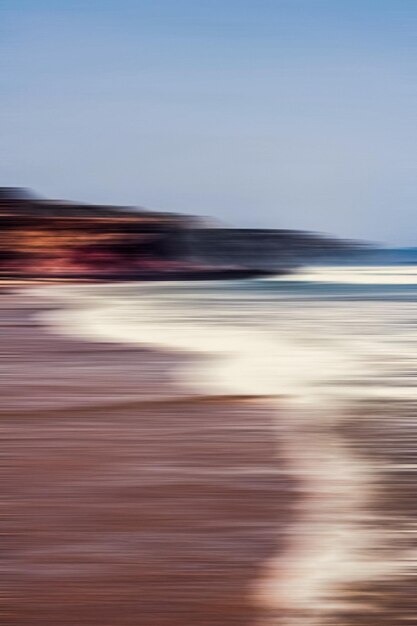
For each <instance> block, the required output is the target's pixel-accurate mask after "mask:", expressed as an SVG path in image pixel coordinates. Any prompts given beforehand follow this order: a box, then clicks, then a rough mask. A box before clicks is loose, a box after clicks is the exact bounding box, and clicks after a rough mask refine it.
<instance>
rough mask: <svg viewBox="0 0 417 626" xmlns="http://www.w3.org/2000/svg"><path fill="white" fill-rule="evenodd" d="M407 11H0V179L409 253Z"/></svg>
mask: <svg viewBox="0 0 417 626" xmlns="http://www.w3.org/2000/svg"><path fill="white" fill-rule="evenodd" d="M416 27H417V2H416V1H415V0H221V1H220V0H176V1H174V0H83V1H78V2H76V1H72V0H61V1H58V0H49V1H48V0H44V1H42V0H32V1H31V0H26V1H25V0H20V1H19V0H2V2H1V4H0V59H1V61H0V63H1V67H2V72H1V76H2V88H1V116H0V126H1V128H0V131H1V134H0V136H1V143H2V150H1V153H0V154H1V163H0V172H1V179H0V184H3V185H24V186H28V187H33V188H34V189H35V190H37V191H38V192H39V193H41V194H45V195H47V196H51V197H61V198H68V199H75V200H77V199H79V200H86V201H92V202H109V203H119V204H140V205H143V206H146V207H148V208H153V209H164V210H172V211H184V212H189V213H195V214H202V215H211V216H213V217H216V218H219V219H221V220H223V221H224V222H226V223H228V224H233V225H240V226H257V227H259V226H267V227H278V228H280V227H282V228H303V229H304V228H305V229H309V230H318V231H324V232H329V233H334V234H338V235H341V236H346V237H361V238H367V239H373V240H379V241H384V242H388V243H391V244H399V245H417V176H416V174H417V171H416V170H417V124H416V122H417V119H416V118H417V113H416V111H417V82H416V70H417V55H416V33H417V28H416Z"/></svg>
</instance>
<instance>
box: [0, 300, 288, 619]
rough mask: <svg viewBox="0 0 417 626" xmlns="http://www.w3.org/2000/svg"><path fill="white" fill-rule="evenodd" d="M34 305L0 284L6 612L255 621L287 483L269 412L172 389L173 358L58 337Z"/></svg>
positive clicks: (276, 544)
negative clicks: (257, 589)
mask: <svg viewBox="0 0 417 626" xmlns="http://www.w3.org/2000/svg"><path fill="white" fill-rule="evenodd" d="M43 306H44V305H43ZM39 308H40V305H39V306H37V305H36V303H35V306H34V301H33V299H29V298H26V297H25V296H20V295H19V296H16V295H11V294H5V293H3V294H1V296H0V340H1V357H2V358H1V364H0V367H1V372H0V393H1V398H2V402H1V409H0V412H1V420H0V429H1V440H2V470H3V471H2V476H3V479H2V499H1V509H2V511H1V520H2V521H1V532H2V536H3V543H2V545H3V559H2V565H1V577H2V581H3V582H2V585H1V588H2V594H1V602H2V612H3V619H2V623H4V624H7V626H35V625H36V626H49V625H50V626H52V625H53V626H63V625H65V626H88V625H97V626H106V625H109V626H110V625H111V626H124V625H128V624H129V625H134V626H153V625H155V626H187V625H189V626H229V625H230V626H232V625H233V626H243V625H248V626H249V625H250V624H253V623H254V622H255V620H256V618H257V616H258V608H257V607H256V603H255V602H254V599H253V595H252V589H253V585H254V584H255V583H256V581H257V578H258V576H259V573H260V568H261V567H262V565H263V563H264V562H265V559H267V558H268V557H269V556H271V554H273V553H274V554H276V553H277V551H279V550H280V549H283V546H284V541H285V533H286V531H287V528H288V524H289V521H290V518H291V515H292V509H293V504H294V501H295V499H296V491H297V489H296V485H295V484H294V482H292V481H291V480H290V479H289V477H288V476H287V475H286V473H285V469H284V468H283V463H282V462H281V461H280V459H279V450H278V449H277V444H276V442H275V438H274V436H273V430H274V426H273V421H274V420H276V415H275V412H274V411H272V410H271V408H270V407H268V406H267V403H266V402H263V403H262V402H248V401H246V400H245V399H225V398H219V399H217V400H216V399H211V400H210V401H208V400H207V401H204V400H203V399H201V398H200V399H199V398H189V399H182V398H181V390H180V389H179V388H177V387H176V386H175V370H176V368H177V367H178V366H179V364H180V363H181V359H183V358H184V357H180V356H175V357H174V356H173V355H172V354H171V355H168V354H163V353H161V352H152V351H149V350H142V349H138V348H130V347H125V346H118V345H115V344H104V343H92V342H87V341H78V340H71V339H68V338H62V337H59V336H57V335H54V334H52V333H51V332H50V331H48V329H46V328H44V327H43V326H42V325H41V324H40V323H39V322H37V321H36V318H34V313H36V312H37V311H38V310H39ZM155 399H157V401H155Z"/></svg>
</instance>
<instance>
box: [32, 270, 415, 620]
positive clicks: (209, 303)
mask: <svg viewBox="0 0 417 626" xmlns="http://www.w3.org/2000/svg"><path fill="white" fill-rule="evenodd" d="M405 273H406V274H407V273H408V274H407V275H409V276H410V275H412V273H411V274H410V272H409V270H407V271H406V272H405ZM369 274H372V275H373V276H375V275H378V276H379V277H380V279H379V280H378V281H370V282H371V283H372V284H367V276H368V275H369ZM314 275H315V280H314V281H312V282H310V281H309V280H308V277H309V272H307V273H306V274H305V275H304V277H305V280H304V281H302V280H301V278H302V276H303V275H302V274H300V275H299V277H298V278H299V280H297V281H294V280H292V278H291V280H288V279H280V280H275V281H273V280H258V281H250V282H223V283H220V282H217V283H193V284H190V283H189V284H184V283H170V284H168V283H167V284H165V285H164V284H161V283H153V284H147V285H146V286H144V285H138V284H118V285H112V286H111V285H107V286H101V287H91V286H88V287H87V286H85V287H79V286H78V287H72V286H67V287H48V288H42V289H40V290H39V289H36V290H33V291H32V294H33V297H34V298H35V297H36V298H39V297H40V296H42V297H43V298H44V299H45V301H46V302H52V303H55V305H54V306H53V308H54V309H55V310H54V311H52V312H43V313H41V314H40V318H39V319H41V320H42V321H43V322H44V323H47V324H48V325H49V326H50V327H51V328H54V331H55V332H57V333H59V334H61V335H66V336H67V337H68V338H69V337H83V338H84V339H86V340H89V341H91V340H94V341H100V342H102V341H110V342H113V344H110V345H114V346H117V345H121V344H124V345H126V346H127V345H129V344H130V345H133V344H138V345H140V346H144V345H145V346H147V347H148V348H152V350H153V352H149V353H148V352H143V353H142V362H144V361H145V360H146V359H149V358H150V355H151V354H155V351H156V353H157V354H159V355H162V354H163V355H165V356H164V359H167V358H168V360H171V363H172V362H175V363H176V366H175V368H174V369H172V365H171V368H170V372H171V373H170V375H169V379H170V381H171V382H170V385H169V386H168V387H167V386H166V384H164V385H162V386H161V385H158V381H155V379H154V376H153V375H152V372H151V371H150V370H149V367H148V376H149V379H150V380H153V384H154V386H153V385H152V384H149V383H148V384H147V385H146V394H147V398H148V400H147V401H148V402H150V403H155V402H156V403H158V400H161V397H163V398H164V399H165V401H164V402H163V403H162V404H160V405H158V406H159V407H160V408H158V409H156V408H155V406H156V405H155V404H154V409H153V411H155V410H156V411H157V412H159V413H161V411H162V413H163V414H164V415H167V414H166V410H167V407H169V406H170V409H169V411H168V414H169V415H170V422H169V424H170V426H169V429H170V430H169V432H170V433H171V435H172V433H174V432H175V435H176V437H179V438H180V439H181V446H185V448H186V449H187V450H188V452H187V453H186V454H185V457H184V456H183V458H182V459H181V462H180V466H181V468H182V470H180V469H179V468H178V467H177V468H176V470H175V471H174V472H173V468H172V467H170V468H168V467H167V466H166V461H165V462H164V463H163V467H159V468H158V475H159V476H161V472H162V473H165V472H167V471H168V470H169V471H170V476H171V479H170V483H169V484H170V485H171V486H170V488H171V489H172V494H171V496H172V498H171V499H170V500H169V502H170V507H172V508H171V509H170V511H169V512H168V511H167V514H169V517H170V520H171V523H172V524H173V528H171V529H170V531H169V532H170V533H171V535H170V541H171V542H173V543H174V544H175V545H176V546H177V548H178V541H179V536H180V535H181V536H182V530H183V527H181V528H175V523H176V522H178V518H177V514H178V513H177V512H176V511H177V506H178V504H180V508H182V506H184V505H185V506H188V504H187V499H186V500H185V501H184V500H183V499H181V500H180V503H179V502H177V504H175V502H176V499H175V498H176V495H175V492H176V489H178V488H180V485H181V484H182V482H183V481H184V475H183V474H181V472H184V471H185V467H186V465H187V464H188V463H189V458H188V454H191V455H192V456H194V454H196V455H197V458H195V459H194V461H193V464H192V466H189V467H188V469H189V471H190V472H191V474H192V479H191V478H190V477H188V478H187V483H190V481H191V483H193V484H194V485H195V489H196V490H195V491H193V489H191V493H192V494H193V495H192V497H193V498H196V499H197V501H198V502H199V503H200V504H199V507H200V512H201V515H202V517H203V518H204V522H203V525H204V528H205V530H208V529H211V531H214V529H217V532H219V533H220V537H221V539H220V537H219V536H218V537H217V539H216V541H221V544H222V546H223V548H222V551H223V552H222V556H221V557H219V555H218V553H217V549H216V548H215V545H214V544H207V550H208V552H207V553H205V548H204V546H203V545H202V543H201V542H202V541H203V544H204V540H202V536H201V532H202V530H201V528H200V529H199V531H198V532H199V533H200V534H199V539H197V537H195V540H193V539H192V538H189V540H190V541H191V542H192V543H193V547H192V550H193V551H194V554H195V561H193V567H194V575H193V580H194V582H196V581H197V580H198V577H199V576H200V580H201V585H202V586H201V588H200V587H198V588H197V587H196V588H195V589H194V587H193V586H189V585H190V583H189V581H188V579H187V583H186V584H187V585H188V586H187V587H186V588H184V589H183V592H182V593H184V596H182V593H181V594H180V595H181V598H182V600H181V601H184V603H185V604H184V607H188V608H187V609H185V608H184V610H187V611H188V610H189V607H190V603H191V604H192V606H193V607H196V605H198V604H199V603H201V602H202V601H203V599H202V597H203V596H204V593H205V592H204V593H203V588H204V589H205V590H206V592H207V593H212V591H210V592H209V591H207V590H208V589H209V588H210V582H209V578H210V575H209V574H210V571H211V566H210V565H209V562H207V561H206V560H205V559H207V558H209V561H210V560H211V559H212V558H214V554H216V555H217V556H216V559H217V558H220V560H219V561H217V562H216V576H215V577H216V578H218V582H219V581H220V580H222V585H225V586H224V589H223V590H224V591H225V593H226V595H227V597H228V598H229V600H230V602H231V605H230V606H228V611H230V613H229V612H228V613H227V615H228V616H229V617H225V614H224V613H223V614H222V611H223V609H222V608H221V607H220V604H222V603H223V602H224V601H225V600H224V598H222V592H221V591H219V590H217V591H215V592H213V593H214V595H213V596H210V605H211V607H212V610H213V614H212V615H210V618H208V621H207V623H209V624H220V623H231V624H232V623H233V624H235V623H239V624H240V623H256V624H261V625H263V624H285V625H287V624H288V625H291V626H293V625H298V624H300V625H301V624H303V625H304V624H309V625H310V624H311V625H314V626H316V625H319V624H340V625H348V624H349V625H350V624H355V625H356V624H358V625H362V624H363V625H365V624H371V623H375V620H377V622H378V623H380V624H393V623H403V622H404V623H410V621H412V620H413V619H414V617H415V602H414V597H413V593H412V590H413V586H414V584H415V580H414V575H415V567H414V566H415V552H414V545H415V512H416V511H415V497H414V496H415V493H414V480H413V478H414V472H415V468H416V466H415V443H416V434H417V433H416V423H415V405H416V399H417V398H416V387H415V347H416V340H417V334H416V331H415V319H416V311H417V302H416V296H417V284H416V282H417V281H414V284H413V282H412V281H408V282H407V284H405V285H404V284H402V281H401V276H402V275H403V271H402V268H398V269H397V270H396V271H394V270H393V269H392V268H389V269H384V268H379V269H378V268H374V269H373V270H371V269H369V268H368V269H364V268H363V267H359V268H354V267H351V268H346V267H343V268H323V269H320V268H317V269H316V270H315V272H314ZM329 275H331V276H332V277H333V281H332V282H329V281H328V277H329ZM320 276H322V278H323V280H322V281H319V278H320ZM339 277H340V281H338V280H337V279H338V278H339ZM349 277H350V280H349V281H348V280H347V279H348V278H349ZM40 302H42V300H40ZM145 355H146V356H145ZM161 358H162V357H161ZM102 367H103V366H102ZM172 376H174V379H172ZM174 381H175V383H176V386H175V391H174V388H173V387H172V386H171V385H172V383H173V382H174ZM155 382H156V386H155ZM115 389H117V384H116V385H115ZM106 393H107V392H106ZM135 393H136V394H137V393H138V390H137V389H135ZM142 393H143V392H142ZM177 394H180V395H179V396H178V395H177ZM173 398H176V402H179V404H174V405H170V404H169V403H170V402H172V401H173ZM185 398H186V399H187V400H186V406H187V407H188V408H187V412H189V411H191V413H192V418H191V422H188V421H187V422H186V423H184V421H183V419H184V418H181V419H180V420H179V421H177V420H178V413H177V411H178V410H179V412H180V413H182V412H183V410H184V409H183V408H181V409H179V407H181V406H184V405H181V402H185ZM245 398H246V399H245ZM210 399H211V400H210ZM135 401H136V400H135V399H132V400H131V404H132V406H135ZM173 406H176V407H177V408H175V409H174V408H173ZM194 406H198V407H199V408H198V409H197V413H194V409H192V408H191V407H194ZM162 407H164V408H162ZM232 407H233V411H232V414H233V418H231V408H232ZM239 407H240V408H239ZM124 410H125V409H124ZM143 411H144V409H143V408H140V409H139V407H137V408H136V413H135V414H136V415H137V419H138V420H139V422H140V421H141V420H143ZM214 415H215V416H216V417H215V420H216V421H215V425H216V426H214V425H213V417H214ZM265 416H267V419H266V421H265ZM172 418H175V420H174V421H173V420H172ZM117 420H118V421H117V424H118V425H120V422H119V418H118V417H117ZM201 420H202V422H201ZM218 420H220V422H218ZM201 423H202V424H203V425H201ZM228 425H229V426H228ZM230 426H232V430H230ZM213 428H215V429H216V430H215V431H213ZM218 428H220V430H217V429H218ZM225 429H226V430H225ZM161 435H162V436H165V437H166V432H165V431H164V432H161ZM242 436H243V437H244V441H242V440H240V438H241V437H242ZM265 437H266V440H269V444H270V445H269V446H267V447H266V448H265V447H264V446H265V445H266V441H265ZM262 441H264V443H263V444H262V446H261V448H260V445H261V442H262ZM166 444H167V442H166V441H165V444H162V442H161V443H160V444H159V445H166ZM271 445H272V449H271V447H270V446H271ZM201 446H203V448H205V447H207V446H208V447H207V448H206V454H207V455H208V456H206V457H204V455H202V454H201V452H200V447H201ZM194 447H195V448H196V451H195V452H193V451H192V448H194ZM155 449H157V448H155ZM244 450H246V452H245V454H248V455H249V457H250V458H251V460H250V461H249V465H248V459H249V457H248V458H247V459H246V461H245V460H244V458H243V457H242V456H241V455H242V454H243V452H244ZM197 451H198V452H197ZM260 451H261V454H260V455H259V452H260ZM273 451H275V452H274V453H273ZM182 454H183V452H182ZM223 454H226V456H227V457H228V467H227V469H226V468H225V466H224V459H223V456H222V455H223ZM274 458H275V460H274ZM207 460H209V464H210V469H208V467H207ZM149 462H150V463H151V464H152V465H154V464H155V463H161V459H160V458H158V460H157V458H156V456H155V458H153V459H151V458H150V459H149ZM229 463H231V465H229ZM184 464H185V465H184ZM144 469H145V468H144ZM149 471H150V468H149V467H147V468H146V472H149ZM198 472H203V474H204V475H205V476H206V478H207V477H208V476H210V477H211V478H210V480H213V477H214V476H215V477H216V478H215V481H216V485H217V486H216V489H215V491H214V493H211V495H210V496H209V495H208V493H205V492H204V489H202V488H201V485H199V486H198V487H197V485H198V478H197V476H198ZM110 478H111V477H109V479H110ZM143 479H144V477H143V476H142V477H141V480H143ZM111 480H112V481H114V480H115V478H114V477H113V478H111ZM118 480H121V481H122V482H123V481H124V480H126V477H123V475H122V476H121V477H120V478H119V479H118ZM171 481H172V482H171ZM217 481H219V482H217ZM224 483H227V485H228V489H230V492H229V496H228V498H227V505H226V503H225V502H224V501H222V495H221V493H222V489H223V488H224ZM152 484H153V487H152V498H151V501H152V506H153V507H155V509H156V510H157V509H158V507H159V506H160V499H161V493H160V491H159V490H158V487H157V485H156V484H155V483H152ZM220 484H222V485H223V486H222V487H219V485H220ZM212 486H213V485H212ZM159 488H160V486H159ZM242 489H243V493H244V496H243V500H241V499H240V496H239V493H242V492H241V490H242ZM265 489H266V490H267V493H268V495H267V497H266V498H265V499H264V502H263V503H262V500H263V497H264V496H265ZM262 494H263V495H262ZM138 495H139V494H138ZM180 497H181V498H184V496H180ZM138 502H139V507H140V498H139V501H138ZM120 506H121V510H125V511H126V508H127V507H128V502H127V501H123V500H122V501H121V503H120ZM131 506H133V503H132V505H131ZM147 506H148V505H147ZM228 507H231V508H232V509H233V511H234V512H233V516H234V517H233V524H232V526H231V527H229V528H228V530H227V531H226V528H225V526H224V524H225V514H226V508H228ZM247 507H248V508H249V509H251V510H252V514H250V515H248V508H247ZM129 510H130V507H129ZM261 511H263V512H261ZM123 514H126V513H123ZM229 514H230V513H229ZM252 515H255V518H252ZM138 519H140V513H139V518H138ZM159 523H160V521H159V522H158V518H157V517H156V518H155V519H154V520H153V529H152V532H154V533H158V524H159ZM182 523H183V520H182ZM201 523H202V521H201V520H199V522H198V524H201ZM228 523H229V522H228ZM193 525H195V520H193V521H192V522H191V526H193ZM187 530H188V532H190V530H191V528H188V529H187ZM203 535H204V533H203ZM148 537H149V538H150V535H149V536H148ZM143 541H144V542H145V545H146V539H145V537H143V536H142V537H141V539H140V540H139V545H140V544H141V542H143ZM152 541H155V539H153V540H152ZM107 549H109V547H108V548H107ZM141 549H142V548H141ZM190 549H191V546H190ZM180 551H181V550H180ZM212 551H214V552H213V554H212ZM251 551H253V557H254V556H255V555H257V558H255V561H252V562H251V566H252V567H251V568H249V574H248V576H247V578H246V580H245V582H244V584H243V585H242V582H241V581H240V579H241V576H242V573H241V571H240V570H241V568H242V564H243V563H244V562H247V558H248V553H249V552H251ZM210 555H211V556H210ZM131 556H132V558H134V556H133V554H132V555H131ZM103 558H104V557H103ZM159 559H160V557H159ZM236 559H237V560H236ZM162 561H164V558H163V559H162ZM231 563H236V566H237V567H238V569H239V571H240V573H238V572H237V571H235V570H234V568H232V570H230V569H229V567H230V566H231ZM166 565H167V564H166V563H160V562H159V560H158V565H156V564H154V566H156V568H157V569H158V567H166ZM179 567H181V566H179ZM188 567H189V564H188ZM226 571H227V575H226V580H227V583H226V582H225V581H224V580H223V579H222V576H223V574H224V573H225V572H226ZM212 573H213V572H212ZM148 575H149V573H148V574H146V572H145V573H142V574H141V581H142V580H143V578H142V577H143V576H145V579H146V578H147V576H148ZM149 576H150V575H149ZM184 580H186V579H184ZM141 584H142V582H141ZM141 584H139V588H140V586H141ZM146 584H151V582H150V578H149V580H148V581H146ZM171 585H173V586H171ZM228 585H230V586H231V587H230V588H228ZM234 585H237V587H238V591H237V594H238V595H240V594H241V599H243V598H245V599H246V602H247V605H246V607H245V610H244V611H243V615H239V611H240V610H241V609H242V606H241V607H240V608H238V607H237V606H232V605H233V603H234V600H233V599H232V598H233V594H232V592H231V588H233V587H234ZM170 588H171V591H172V593H173V598H176V602H180V600H179V598H178V597H177V595H178V594H179V593H180V592H179V590H178V589H177V588H176V587H175V582H174V581H171V583H170ZM153 593H155V594H156V597H159V598H161V595H160V594H161V593H162V588H161V587H157V586H155V588H154V589H153ZM163 593H164V594H165V593H166V590H165V588H164V592H163ZM216 594H217V595H216ZM221 598H222V599H221ZM204 602H205V600H204ZM139 606H140V603H139V604H138V607H139ZM138 610H139V609H138ZM193 610H194V609H193ZM161 611H162V613H161V614H160V613H159V612H158V610H157V611H156V613H155V616H156V615H158V618H156V617H155V619H157V620H167V621H166V623H177V622H176V620H177V614H176V610H175V609H172V610H170V617H166V616H165V612H164V610H163V609H162V608H161ZM161 615H164V618H162V617H161ZM193 615H194V614H193ZM141 619H142V618H138V617H136V621H135V623H143V624H145V622H146V621H147V620H148V619H149V616H148V617H147V619H146V620H144V621H143V622H142V621H140V620H141ZM143 619H144V618H143ZM194 619H196V620H197V623H199V624H200V623H204V624H205V623H206V622H205V621H204V619H205V618H204V619H203V617H202V616H201V614H200V613H199V612H198V611H197V613H196V614H195V615H194V617H193V620H194ZM138 620H139V621H138ZM187 620H188V618H187ZM228 620H229V621H228ZM94 623H95V622H94ZM132 623H133V622H132ZM155 623H161V622H160V621H159V622H158V621H156V622H155ZM163 623H165V621H164V622H163ZM194 623H195V622H194Z"/></svg>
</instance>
